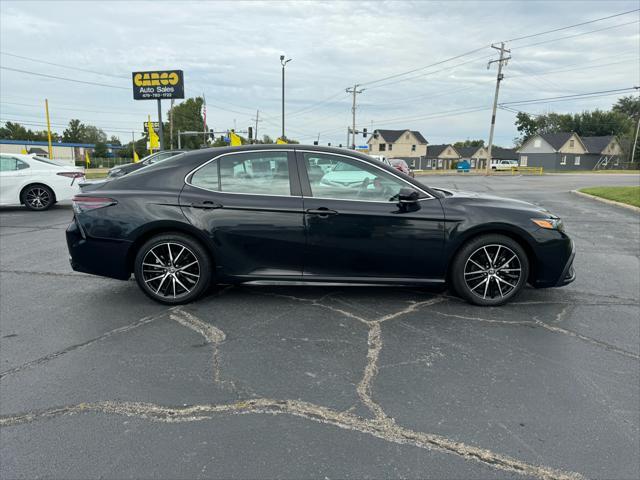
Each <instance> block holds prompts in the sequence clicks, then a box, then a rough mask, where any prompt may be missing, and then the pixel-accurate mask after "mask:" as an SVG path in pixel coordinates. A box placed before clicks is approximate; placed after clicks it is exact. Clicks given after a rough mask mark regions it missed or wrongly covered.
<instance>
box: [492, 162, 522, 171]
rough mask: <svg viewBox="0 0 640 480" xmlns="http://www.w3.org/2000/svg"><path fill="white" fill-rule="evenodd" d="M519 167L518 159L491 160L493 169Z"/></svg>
mask: <svg viewBox="0 0 640 480" xmlns="http://www.w3.org/2000/svg"><path fill="white" fill-rule="evenodd" d="M512 168H518V161H517V160H494V161H493V162H491V170H511V169H512Z"/></svg>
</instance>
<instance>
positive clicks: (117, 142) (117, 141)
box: [109, 135, 122, 145]
mask: <svg viewBox="0 0 640 480" xmlns="http://www.w3.org/2000/svg"><path fill="white" fill-rule="evenodd" d="M109 143H110V144H111V145H122V144H121V143H120V139H119V138H118V137H116V136H115V135H111V138H110V139H109Z"/></svg>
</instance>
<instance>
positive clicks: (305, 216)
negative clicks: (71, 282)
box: [67, 145, 575, 305]
mask: <svg viewBox="0 0 640 480" xmlns="http://www.w3.org/2000/svg"><path fill="white" fill-rule="evenodd" d="M73 207H74V212H75V215H74V219H73V222H72V223H71V225H70V226H69V228H68V229H67V243H68V247H69V252H70V254H71V266H72V267H73V269H74V270H77V271H80V272H86V273H92V274H96V275H103V276H107V277H112V278H118V279H122V280H126V279H128V278H129V277H130V275H131V273H132V272H133V273H134V274H135V278H136V280H137V282H138V285H139V286H140V288H141V289H142V291H143V292H144V293H145V294H147V295H148V296H149V297H151V298H153V299H154V300H157V301H159V302H162V303H167V304H181V303H186V302H190V301H192V300H195V299H196V298H198V297H199V296H200V295H202V294H203V293H204V292H206V291H207V289H208V288H209V286H210V285H212V284H214V283H243V282H257V281H259V282H261V283H264V282H273V281H277V282H283V281H291V282H331V283H336V282H338V283H358V284H362V283H366V284H401V285H425V286H426V285H431V286H433V285H440V286H444V285H445V284H446V285H449V286H450V287H451V288H452V290H454V291H455V292H456V293H457V294H458V295H460V296H461V297H463V298H465V299H466V300H468V301H469V302H471V303H474V304H477V305H501V304H504V303H505V302H507V301H508V300H510V299H512V298H514V297H515V296H516V295H517V294H518V293H519V292H520V291H521V290H522V288H523V287H524V285H525V284H526V283H529V284H531V285H533V286H534V287H557V286H562V285H565V284H567V283H569V282H571V281H573V280H574V278H575V274H574V272H573V268H572V263H573V257H574V254H575V251H574V245H573V242H572V240H571V239H570V238H569V237H568V236H567V235H566V233H565V232H564V228H563V225H562V221H561V220H560V219H559V218H558V217H556V216H554V215H552V214H551V213H549V212H548V211H547V210H545V209H543V208H541V207H539V206H536V205H532V204H529V203H525V202H521V201H518V200H509V199H504V198H498V197H490V196H483V195H478V194H474V193H463V192H451V191H448V190H443V189H435V188H429V187H426V186H425V185H423V184H422V183H420V182H418V181H416V180H415V179H413V178H411V177H409V176H407V175H404V174H402V173H401V172H399V171H398V170H396V169H394V168H392V167H390V166H388V165H385V164H383V163H381V162H379V161H377V160H374V159H372V158H371V157H368V156H366V155H363V154H359V153H356V152H352V151H347V150H342V149H335V148H324V147H316V146H301V145H254V146H244V147H233V148H218V149H206V150H199V151H194V152H190V153H186V154H184V155H180V156H179V157H176V158H172V159H168V160H166V161H164V162H161V163H158V164H156V165H153V166H150V167H148V168H145V169H142V170H139V171H137V172H134V173H131V174H129V175H127V176H124V177H120V178H116V179H114V180H110V181H107V182H105V183H103V184H101V185H99V186H97V188H96V189H94V190H92V191H91V192H88V193H83V194H80V195H77V196H76V197H75V198H74V201H73Z"/></svg>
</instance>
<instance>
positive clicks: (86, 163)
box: [84, 150, 91, 168]
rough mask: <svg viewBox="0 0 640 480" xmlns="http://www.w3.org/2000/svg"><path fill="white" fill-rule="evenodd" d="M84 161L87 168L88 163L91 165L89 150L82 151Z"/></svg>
mask: <svg viewBox="0 0 640 480" xmlns="http://www.w3.org/2000/svg"><path fill="white" fill-rule="evenodd" d="M84 163H85V165H86V166H87V168H88V167H89V165H91V159H90V158H89V150H85V151H84Z"/></svg>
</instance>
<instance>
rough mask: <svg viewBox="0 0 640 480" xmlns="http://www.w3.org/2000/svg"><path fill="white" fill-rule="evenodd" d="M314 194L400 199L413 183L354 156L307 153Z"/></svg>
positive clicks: (316, 196)
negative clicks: (404, 190)
mask: <svg viewBox="0 0 640 480" xmlns="http://www.w3.org/2000/svg"><path fill="white" fill-rule="evenodd" d="M304 160H305V166H306V168H307V175H308V176H309V183H310V185H311V194H312V195H313V197H315V198H327V199H333V200H361V201H370V202H397V201H398V193H399V191H400V189H401V188H403V187H410V185H408V184H406V183H405V182H403V181H402V180H400V179H399V178H397V177H395V176H393V175H391V174H390V173H388V172H386V171H384V170H382V169H380V168H377V167H374V166H373V165H370V164H368V163H366V162H362V161H359V160H356V159H353V158H348V157H341V156H338V155H331V154H323V153H305V154H304Z"/></svg>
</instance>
